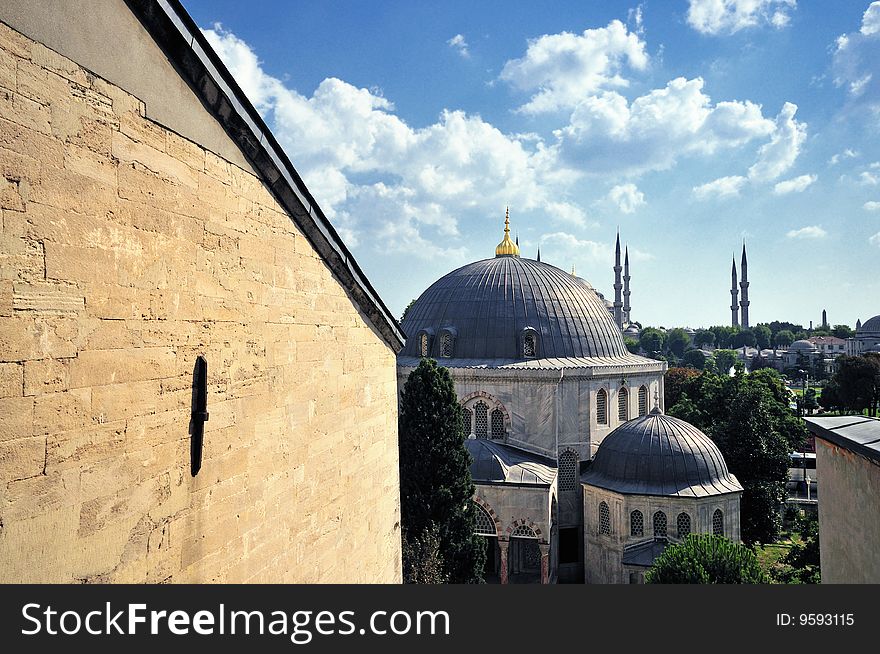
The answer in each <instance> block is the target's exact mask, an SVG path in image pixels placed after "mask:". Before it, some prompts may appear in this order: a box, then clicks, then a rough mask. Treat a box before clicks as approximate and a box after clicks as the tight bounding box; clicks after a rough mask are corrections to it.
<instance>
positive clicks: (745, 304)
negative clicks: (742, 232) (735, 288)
mask: <svg viewBox="0 0 880 654" xmlns="http://www.w3.org/2000/svg"><path fill="white" fill-rule="evenodd" d="M748 266H749V262H748V261H746V242H745V241H743V256H742V264H741V265H740V270H741V271H742V281H741V282H740V283H739V287H740V290H741V293H740V301H739V306H740V308H741V309H742V311H741V312H740V313H741V314H742V318H741V320H740V324H741V325H742V326H743V328H744V329H747V328H748V326H749V268H748Z"/></svg>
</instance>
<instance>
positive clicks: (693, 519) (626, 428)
mask: <svg viewBox="0 0 880 654" xmlns="http://www.w3.org/2000/svg"><path fill="white" fill-rule="evenodd" d="M581 484H583V489H584V536H585V537H584V540H585V544H584V560H585V562H586V565H585V573H586V581H587V583H605V584H608V583H642V582H643V581H644V573H645V572H646V571H647V569H648V568H649V567H650V566H651V564H652V563H653V562H654V559H656V558H657V557H658V556H659V555H660V554H661V553H662V552H663V550H664V549H666V547H667V545H668V544H669V543H674V542H678V541H680V540H682V539H684V538H686V537H687V535H688V534H691V533H707V534H721V535H723V536H726V537H728V538H730V539H731V540H734V541H739V538H740V525H739V505H740V497H741V495H742V490H743V489H742V486H740V484H739V482H738V481H737V479H736V477H734V476H733V475H732V474H730V472H729V471H728V469H727V464H726V463H725V462H724V457H723V456H722V455H721V452H720V451H719V450H718V447H717V446H716V445H715V443H714V442H712V440H711V439H710V438H709V437H708V436H706V435H705V434H704V433H703V432H701V431H700V430H699V429H697V428H696V427H694V426H693V425H691V424H689V423H687V422H685V421H684V420H679V419H678V418H673V417H672V416H666V415H663V412H662V411H661V410H660V409H659V407H655V408H654V409H652V410H651V412H650V413H649V414H648V415H646V416H641V417H639V418H635V419H633V420H630V421H629V422H627V423H625V424H623V425H621V426H620V427H618V428H617V429H615V430H614V431H612V432H611V433H610V434H609V435H608V436H607V437H606V438H605V440H603V441H602V444H601V445H600V446H599V450H598V452H596V456H595V458H594V459H593V461H592V462H591V463H589V464H588V466H587V470H586V472H584V474H583V475H581Z"/></svg>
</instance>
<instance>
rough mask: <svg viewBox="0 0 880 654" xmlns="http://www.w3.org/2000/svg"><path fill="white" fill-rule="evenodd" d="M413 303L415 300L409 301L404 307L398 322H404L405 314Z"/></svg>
mask: <svg viewBox="0 0 880 654" xmlns="http://www.w3.org/2000/svg"><path fill="white" fill-rule="evenodd" d="M415 303H416V301H415V300H410V301H409V304H407V305H406V309H404V310H403V313H402V314H400V322H403V321H404V320H406V314H408V313H409V310H410V309H411V308H412V305H414V304H415Z"/></svg>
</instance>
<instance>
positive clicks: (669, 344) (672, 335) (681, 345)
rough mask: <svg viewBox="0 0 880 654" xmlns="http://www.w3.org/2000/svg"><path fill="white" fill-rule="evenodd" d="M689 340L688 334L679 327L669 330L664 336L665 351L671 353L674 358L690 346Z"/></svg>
mask: <svg viewBox="0 0 880 654" xmlns="http://www.w3.org/2000/svg"><path fill="white" fill-rule="evenodd" d="M690 343H691V339H690V336H688V333H687V332H686V331H685V330H683V329H682V328H681V327H676V328H675V329H670V330H669V332H668V333H667V334H666V349H668V350H669V351H670V352H672V353H673V354H674V355H675V356H676V357H681V356H682V355H683V354H684V350H685V348H686V347H687V346H688V345H690Z"/></svg>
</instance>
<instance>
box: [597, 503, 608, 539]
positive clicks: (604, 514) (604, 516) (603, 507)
mask: <svg viewBox="0 0 880 654" xmlns="http://www.w3.org/2000/svg"><path fill="white" fill-rule="evenodd" d="M599 533H600V534H610V533H611V511H609V510H608V505H607V504H606V503H605V502H599Z"/></svg>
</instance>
